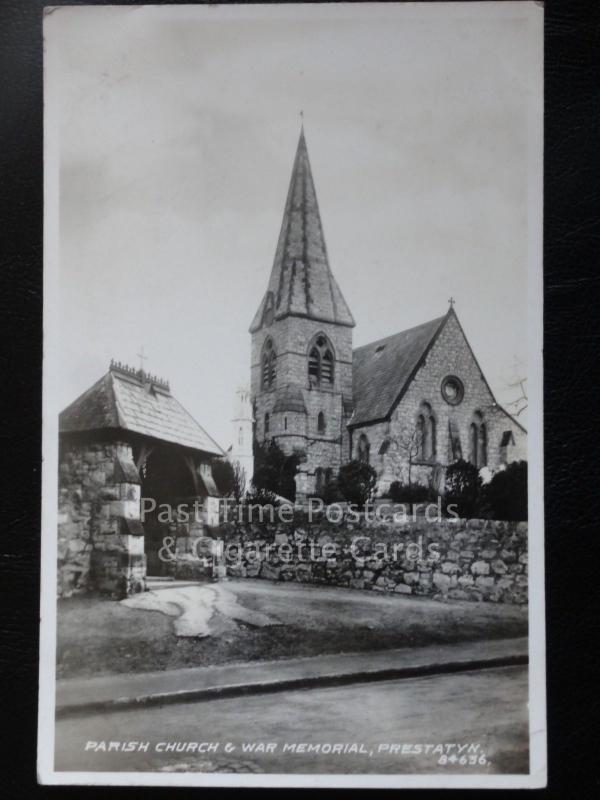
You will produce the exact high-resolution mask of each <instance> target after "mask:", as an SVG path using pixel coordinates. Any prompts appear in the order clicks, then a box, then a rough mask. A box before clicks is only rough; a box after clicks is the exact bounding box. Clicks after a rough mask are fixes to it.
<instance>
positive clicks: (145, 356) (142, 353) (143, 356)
mask: <svg viewBox="0 0 600 800" xmlns="http://www.w3.org/2000/svg"><path fill="white" fill-rule="evenodd" d="M136 355H137V357H138V358H139V360H140V372H143V371H144V361H146V359H147V358H148V356H147V355H146V354H145V353H144V345H142V346H141V347H140V352H139V353H136Z"/></svg>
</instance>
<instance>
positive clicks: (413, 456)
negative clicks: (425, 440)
mask: <svg viewBox="0 0 600 800" xmlns="http://www.w3.org/2000/svg"><path fill="white" fill-rule="evenodd" d="M390 443H391V444H393V445H394V446H395V448H396V450H397V451H398V452H399V454H400V456H401V458H402V460H403V461H405V462H406V463H407V464H408V490H409V492H410V491H411V489H412V468H413V464H414V463H415V461H416V460H417V459H418V457H419V453H420V451H421V434H420V432H419V430H417V428H416V427H415V428H405V429H404V430H403V431H402V433H400V434H399V435H398V436H392V437H391V438H390Z"/></svg>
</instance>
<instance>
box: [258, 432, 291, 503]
mask: <svg viewBox="0 0 600 800" xmlns="http://www.w3.org/2000/svg"><path fill="white" fill-rule="evenodd" d="M299 463H300V454H298V453H293V454H292V455H289V456H286V454H285V453H284V452H283V450H282V449H281V447H280V446H279V445H278V444H277V442H275V441H274V440H271V441H269V442H264V443H263V444H261V443H259V442H257V441H255V442H254V476H253V478H252V484H253V486H254V488H255V490H256V491H257V492H260V491H261V490H262V491H266V492H272V493H273V494H279V495H281V496H282V497H285V498H287V499H288V500H295V498H296V482H295V480H294V476H295V475H296V471H297V469H298V464H299Z"/></svg>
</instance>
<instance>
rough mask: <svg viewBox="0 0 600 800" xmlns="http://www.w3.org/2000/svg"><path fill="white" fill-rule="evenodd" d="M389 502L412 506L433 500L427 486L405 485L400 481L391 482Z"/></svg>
mask: <svg viewBox="0 0 600 800" xmlns="http://www.w3.org/2000/svg"><path fill="white" fill-rule="evenodd" d="M389 495H390V500H392V501H393V502H394V503H404V504H410V505H412V504H414V503H428V502H431V501H432V500H433V497H432V491H431V489H430V488H429V487H428V486H421V484H418V483H413V484H409V485H406V484H404V483H402V481H393V482H392V483H391V484H390V490H389Z"/></svg>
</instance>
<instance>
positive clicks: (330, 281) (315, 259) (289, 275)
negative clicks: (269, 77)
mask: <svg viewBox="0 0 600 800" xmlns="http://www.w3.org/2000/svg"><path fill="white" fill-rule="evenodd" d="M269 298H272V302H273V310H274V318H275V319H281V318H283V317H286V316H289V315H296V316H303V317H309V318H311V319H317V320H320V321H323V322H335V323H338V324H340V325H348V326H353V325H354V318H353V317H352V314H351V313H350V309H349V308H348V305H347V303H346V301H345V300H344V297H343V295H342V293H341V291H340V288H339V286H338V285H337V283H336V280H335V278H334V277H333V275H332V273H331V269H330V268H329V258H328V256H327V247H326V246H325V237H324V235H323V225H322V223H321V216H320V214H319V206H318V203H317V195H316V192H315V185H314V182H313V177H312V172H311V169H310V162H309V160H308V150H307V148H306V139H305V137H304V130H302V131H301V133H300V140H299V142H298V149H297V151H296V158H295V160H294V166H293V169H292V178H291V181H290V188H289V191H288V196H287V201H286V204H285V210H284V213H283V222H282V224H281V231H280V234H279V241H278V243H277V249H276V251H275V258H274V261H273V268H272V270H271V277H270V279H269V285H268V287H267V291H266V293H265V295H264V297H263V299H262V301H261V304H260V306H259V308H258V311H257V312H256V315H255V317H254V320H253V321H252V325H251V326H250V332H251V333H253V332H254V331H257V330H259V329H260V327H261V326H262V324H263V318H264V314H265V309H266V307H267V303H268V301H269Z"/></svg>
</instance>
